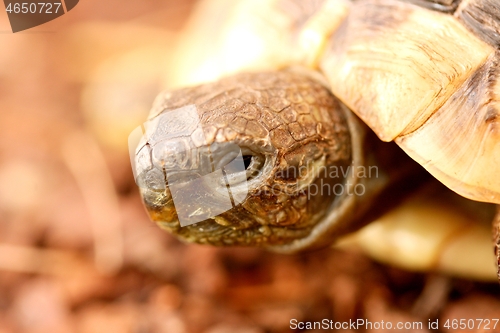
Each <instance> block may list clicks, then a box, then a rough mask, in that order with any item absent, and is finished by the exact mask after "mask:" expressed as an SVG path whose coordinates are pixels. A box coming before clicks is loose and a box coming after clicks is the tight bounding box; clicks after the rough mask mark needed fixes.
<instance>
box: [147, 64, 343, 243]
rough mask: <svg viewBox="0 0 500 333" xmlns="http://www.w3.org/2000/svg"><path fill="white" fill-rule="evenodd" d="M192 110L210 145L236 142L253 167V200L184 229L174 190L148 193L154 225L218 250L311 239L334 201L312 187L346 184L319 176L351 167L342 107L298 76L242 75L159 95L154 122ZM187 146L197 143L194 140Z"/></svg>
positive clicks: (250, 176)
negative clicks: (190, 107) (331, 169)
mask: <svg viewBox="0 0 500 333" xmlns="http://www.w3.org/2000/svg"><path fill="white" fill-rule="evenodd" d="M187 105H195V106H196V109H197V112H198V115H199V117H200V120H201V126H202V128H203V132H204V133H203V134H204V136H205V140H206V144H208V145H211V144H213V143H223V142H232V143H235V144H237V145H238V146H239V147H240V148H241V150H242V153H243V155H244V158H248V159H249V161H248V162H249V163H248V165H247V168H248V169H247V179H248V181H247V184H248V191H249V192H248V196H247V198H246V199H245V200H244V201H243V202H242V203H241V204H240V205H237V206H236V207H234V208H233V209H231V210H229V211H227V212H225V213H223V214H221V215H218V216H216V217H214V218H211V219H208V220H205V221H203V222H199V223H197V224H193V225H189V226H186V227H180V224H179V222H178V220H177V217H176V211H175V209H174V204H173V200H172V198H171V196H170V193H169V190H168V188H167V190H154V189H147V188H145V189H143V190H142V191H143V193H142V194H143V197H144V200H145V203H146V207H147V209H148V211H149V213H150V215H151V217H152V219H153V220H154V221H156V222H157V223H158V224H159V225H160V226H161V227H163V228H165V229H167V230H169V231H171V232H172V233H174V234H176V235H178V236H180V237H181V238H183V239H185V240H187V241H191V242H198V243H208V244H215V245H226V244H227V245H233V244H235V245H237V244H241V245H255V244H265V245H278V244H286V243H289V242H291V241H293V240H295V239H300V238H302V237H305V236H307V235H308V234H309V233H310V232H311V230H312V228H313V227H314V225H315V224H316V223H317V222H318V221H319V220H320V219H321V218H322V217H323V216H324V214H325V213H326V212H327V211H328V208H329V207H330V206H331V204H332V202H334V200H335V196H334V195H331V193H326V194H325V195H322V194H321V191H319V192H318V191H317V192H318V193H317V194H314V195H313V194H312V193H311V192H312V191H309V186H311V184H320V183H321V184H327V183H328V184H329V185H331V186H333V185H336V184H342V183H343V181H344V179H343V178H342V177H330V176H329V175H328V174H327V173H326V172H319V170H320V169H321V168H322V167H326V166H337V167H340V168H343V167H347V166H348V165H350V163H351V161H350V160H351V142H350V134H349V130H348V125H347V121H346V118H345V114H344V112H345V111H344V109H343V106H341V103H340V102H339V101H338V100H337V99H336V98H335V97H333V96H332V95H331V94H330V92H329V90H328V89H327V88H325V87H324V86H322V85H321V84H320V83H318V82H317V81H316V80H314V79H312V78H309V77H308V76H307V75H304V74H303V73H297V72H293V71H279V72H267V73H266V72H265V73H252V74H239V75H236V76H233V77H229V78H225V79H222V80H220V81H218V82H216V83H209V84H205V85H200V86H196V87H190V88H184V89H179V90H176V91H168V92H165V93H163V94H161V95H160V96H159V97H158V98H157V100H156V102H155V105H154V107H153V110H152V113H151V116H150V119H154V118H155V117H157V116H158V115H163V114H165V112H169V111H173V110H176V109H178V108H181V107H184V106H187ZM186 140H187V141H189V142H190V143H188V144H189V146H190V147H193V146H196V144H193V142H195V141H196V140H197V138H196V134H195V133H193V134H192V135H191V137H190V138H187V139H186Z"/></svg>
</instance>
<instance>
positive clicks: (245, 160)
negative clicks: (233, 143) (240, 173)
mask: <svg viewBox="0 0 500 333" xmlns="http://www.w3.org/2000/svg"><path fill="white" fill-rule="evenodd" d="M252 158H253V156H252V155H243V163H244V164H245V170H248V167H249V166H250V164H251V163H252Z"/></svg>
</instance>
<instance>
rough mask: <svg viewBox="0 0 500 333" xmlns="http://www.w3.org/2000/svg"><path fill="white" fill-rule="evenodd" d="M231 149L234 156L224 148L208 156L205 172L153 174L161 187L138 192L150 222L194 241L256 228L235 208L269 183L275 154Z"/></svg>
mask: <svg viewBox="0 0 500 333" xmlns="http://www.w3.org/2000/svg"><path fill="white" fill-rule="evenodd" d="M240 144H241V143H240ZM236 146H238V148H239V149H237V151H235V150H234V149H225V148H226V147H227V146H219V147H215V148H214V149H212V150H211V151H210V158H209V162H210V165H211V170H210V171H212V172H210V173H207V172H206V171H207V170H206V168H205V170H203V168H202V167H201V166H202V164H203V163H202V162H200V163H199V164H197V165H194V166H196V167H193V168H190V169H187V170H186V169H182V168H169V169H167V168H165V167H164V168H163V170H158V171H159V172H161V173H162V176H159V177H161V178H163V179H165V186H164V188H161V189H160V188H157V187H154V186H153V187H148V186H143V187H141V192H142V195H143V198H144V203H145V205H146V208H147V209H148V211H149V213H150V216H151V218H152V220H153V221H155V222H157V223H159V224H160V225H161V226H163V227H166V228H167V229H169V231H171V232H173V233H175V234H177V235H179V236H181V237H182V238H185V239H186V240H188V241H196V242H199V240H200V239H203V238H204V237H206V236H207V235H213V234H214V232H215V231H216V230H217V231H218V233H224V232H226V231H225V229H231V230H236V229H238V230H240V229H249V228H258V227H260V226H261V224H259V222H258V221H257V220H255V219H253V218H251V216H250V218H249V216H248V214H243V213H242V212H243V211H245V209H244V208H241V207H240V206H241V205H243V204H244V203H245V201H246V200H247V198H248V196H252V195H254V194H255V192H256V191H259V190H260V189H261V188H262V186H264V185H265V184H266V183H267V182H268V181H269V180H270V178H271V176H272V171H273V169H274V164H275V161H276V158H275V154H271V153H269V152H259V147H251V146H249V145H236ZM233 148H234V145H233ZM205 159H206V158H205ZM201 160H202V158H200V161H201ZM238 163H239V165H238ZM235 165H236V167H235ZM200 171H201V172H200ZM243 215H245V216H243ZM182 229H185V231H182ZM186 231H187V232H186ZM188 234H189V236H188Z"/></svg>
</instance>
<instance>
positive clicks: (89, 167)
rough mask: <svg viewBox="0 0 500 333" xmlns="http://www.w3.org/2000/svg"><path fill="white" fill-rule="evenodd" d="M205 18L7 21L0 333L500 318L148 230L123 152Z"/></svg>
mask: <svg viewBox="0 0 500 333" xmlns="http://www.w3.org/2000/svg"><path fill="white" fill-rule="evenodd" d="M196 5H197V4H196V3H195V1H194V0H189V1H186V0H183V1H180V0H179V1H175V0H162V1H160V0H142V1H139V0H134V1H132V0H127V1H123V0H122V1H117V0H107V1H97V0H85V1H81V2H80V3H79V4H78V6H77V7H75V9H73V10H72V11H71V12H69V13H68V14H66V15H64V16H62V17H60V18H58V19H56V20H54V21H51V22H49V23H46V24H44V25H42V26H39V27H35V28H33V29H30V30H27V31H25V32H20V33H16V34H12V33H11V32H10V31H11V30H10V26H9V22H8V19H7V15H6V13H4V12H2V13H0V138H1V140H0V333H11V332H29V333H32V332H33V333H35V332H36V333H42V332H51V333H59V332H61V333H62V332H64V333H66V332H68V333H71V332H82V333H100V332H106V333H109V332H117V333H121V332H141V333H143V332H144V333H145V332H167V333H197V332H206V333H264V332H289V331H291V330H290V320H291V319H297V320H298V321H321V320H322V319H324V318H327V319H331V320H334V321H348V320H349V319H356V318H363V319H367V320H370V321H373V322H375V321H381V320H384V321H385V322H387V321H393V322H397V321H423V322H424V327H425V326H426V323H427V319H428V318H433V319H440V321H443V322H444V321H445V320H446V319H462V318H465V319H468V318H474V319H476V318H482V317H484V316H488V315H489V316H490V318H494V317H495V316H496V318H498V314H500V301H499V299H500V298H499V296H500V295H499V291H498V289H499V288H498V286H497V285H496V284H484V283H477V282H471V281H466V280H460V279H452V278H448V277H444V276H439V275H435V274H417V273H411V272H406V271H403V270H399V269H395V268H391V267H386V266H383V265H380V264H377V263H374V262H372V261H371V260H370V259H368V258H366V257H364V256H363V255H362V254H360V253H355V252H342V251H340V250H333V249H326V250H323V251H317V252H314V253H309V254H305V255H296V256H285V255H277V254H271V253H268V252H266V251H264V250H260V249H243V248H227V249H221V248H213V247H206V246H200V245H185V244H183V243H181V242H179V241H177V240H176V239H174V238H173V237H172V236H170V235H169V234H167V233H165V232H163V231H161V230H160V229H159V228H158V227H156V225H154V224H153V223H152V222H150V221H149V219H148V217H147V215H146V212H145V210H144V208H143V206H142V203H141V200H140V196H139V194H138V190H137V188H136V186H135V183H134V180H133V176H132V171H131V168H130V160H129V155H128V147H127V137H128V134H129V133H130V132H131V131H132V129H134V128H135V127H136V126H138V125H139V124H140V123H142V122H143V121H144V120H145V118H146V116H147V113H148V110H149V108H150V106H151V104H152V102H153V99H154V97H155V96H156V94H157V93H158V92H160V91H161V90H162V89H165V88H168V87H169V86H170V85H171V84H170V83H169V80H168V69H169V68H171V67H172V66H175V64H174V63H173V60H172V54H173V53H174V50H175V47H176V43H177V40H178V37H179V33H180V31H181V30H182V29H183V27H184V26H185V25H186V24H187V22H188V18H189V15H190V13H191V12H192V10H193V8H194V7H195V6H196ZM2 10H3V7H2ZM308 332H315V331H313V330H310V331H308Z"/></svg>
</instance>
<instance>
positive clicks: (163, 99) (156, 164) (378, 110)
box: [132, 0, 500, 276]
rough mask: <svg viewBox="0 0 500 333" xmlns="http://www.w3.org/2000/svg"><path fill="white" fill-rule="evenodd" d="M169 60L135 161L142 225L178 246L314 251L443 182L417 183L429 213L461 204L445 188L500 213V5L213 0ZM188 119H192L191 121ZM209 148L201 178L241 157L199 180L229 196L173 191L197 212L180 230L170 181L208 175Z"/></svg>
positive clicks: (436, 0)
mask: <svg viewBox="0 0 500 333" xmlns="http://www.w3.org/2000/svg"><path fill="white" fill-rule="evenodd" d="M177 56H178V57H177V58H178V61H177V62H176V63H175V65H174V66H172V67H173V68H174V70H173V71H171V72H170V73H169V75H170V76H169V80H170V84H171V85H173V86H177V87H178V89H175V90H174V89H169V90H167V91H166V92H164V93H161V94H160V95H159V96H158V97H157V99H156V101H155V102H154V105H153V108H152V110H151V113H150V116H149V120H148V126H146V127H148V128H147V129H145V128H144V126H143V128H142V133H144V134H146V135H144V137H143V138H142V141H141V142H140V143H139V144H138V145H137V146H136V145H133V147H132V148H133V151H132V152H133V154H132V155H134V154H135V156H134V157H132V163H133V165H134V171H135V174H136V176H137V177H136V181H137V182H138V184H139V185H140V187H141V195H142V197H143V200H144V203H145V206H146V208H147V211H148V213H149V215H150V217H151V219H152V220H153V221H155V222H157V223H158V225H160V227H161V228H163V229H166V230H168V231H169V232H171V233H173V234H175V235H176V236H178V237H179V238H181V239H183V240H185V241H188V242H195V243H201V244H211V245H217V246H226V245H229V246H232V245H245V246H264V247H266V248H268V249H270V250H272V251H276V252H282V253H295V252H299V251H303V250H308V249H315V248H321V247H325V246H327V245H330V244H332V243H334V242H335V241H336V240H338V239H341V238H343V237H344V236H346V235H349V234H351V233H352V232H354V231H356V230H358V229H360V228H362V227H363V226H365V225H367V224H368V223H370V222H372V221H374V220H376V219H378V218H379V217H381V216H383V214H385V213H386V212H388V211H389V212H390V211H391V210H394V209H396V208H395V207H397V206H398V205H399V204H400V203H401V202H402V201H403V199H404V198H406V197H407V196H411V195H412V194H413V193H416V192H417V191H418V189H419V188H421V187H422V184H428V183H432V182H433V179H434V178H435V179H437V180H438V181H440V182H441V183H442V184H444V185H445V186H446V187H447V188H448V189H445V190H443V188H444V187H443V188H440V189H439V190H437V191H434V194H429V192H425V190H422V191H424V193H427V194H424V195H423V196H424V197H425V196H427V199H425V198H424V199H423V201H422V202H423V205H424V206H425V205H436V207H440V208H438V211H439V210H440V211H441V212H443V211H444V212H445V211H446V210H449V209H450V208H449V207H453V206H449V205H448V204H445V205H443V206H442V207H441V206H440V202H441V201H443V202H444V201H448V202H454V205H455V207H456V206H457V205H458V206H468V205H469V203H470V202H469V201H467V202H469V203H467V202H466V200H465V199H462V200H463V201H460V200H458V199H456V198H454V199H449V198H451V197H452V196H453V195H452V194H451V193H452V192H451V191H454V192H456V193H458V194H459V195H460V196H463V197H465V198H468V199H469V200H474V201H478V202H483V203H487V204H478V206H477V207H479V208H475V209H476V210H475V212H476V213H477V214H478V215H481V216H485V217H486V218H488V219H490V221H491V220H493V215H492V213H484V212H485V211H492V209H493V207H494V205H493V204H500V177H499V176H498V175H499V174H500V2H498V1H497V0H462V1H460V0H356V1H350V0H308V1H304V0H251V1H250V0H239V1H228V0H219V1H215V0H208V1H205V2H203V3H202V4H201V5H200V7H199V11H198V12H197V13H195V14H194V16H193V19H192V22H191V24H190V25H189V27H188V28H187V29H186V32H185V34H184V35H183V36H182V38H181V40H180V46H179V48H178V50H177ZM193 110H194V111H193ZM189 112H194V115H195V116H196V115H197V116H198V117H199V123H198V125H196V126H194V127H193V126H191V127H190V126H189V124H188V125H186V124H187V123H189V121H188V120H189V119H190V117H191V116H189V115H188V113H189ZM191 115H192V114H191ZM183 126H184V127H183ZM186 126H187V127H186ZM172 131H173V132H174V134H170V135H167V136H165V133H167V132H169V133H171V132H172ZM162 135H163V136H162ZM225 143H232V144H236V145H237V146H238V147H239V148H240V149H241V150H240V151H239V152H238V151H234V150H231V149H229V148H227V147H228V146H224V144H225ZM217 144H218V146H217ZM207 147H208V148H207ZM231 151H232V152H231ZM207 152H208V154H211V155H210V156H211V157H210V159H211V160H210V161H211V162H210V163H212V164H211V169H210V168H209V169H208V170H210V171H211V172H215V170H216V169H217V168H220V169H221V170H222V169H223V168H224V165H229V164H227V163H228V162H230V161H234V159H235V158H236V157H237V155H238V154H239V155H238V156H239V157H240V160H242V161H240V162H242V163H244V170H236V171H235V172H234V174H233V175H230V174H228V173H227V170H226V173H221V176H217V177H218V178H217V179H216V180H212V181H210V182H207V183H209V184H210V186H212V187H217V188H218V189H223V190H224V191H227V190H229V192H224V193H229V197H230V198H229V199H230V200H231V203H232V206H230V207H229V208H228V207H225V208H224V209H222V208H223V207H222V206H224V205H223V204H222V201H221V200H222V199H224V200H226V201H227V200H228V195H227V194H221V193H222V192H220V193H219V194H217V193H216V192H217V191H216V190H214V192H213V193H211V194H210V195H205V196H201V197H199V198H201V199H199V200H198V201H197V200H195V199H193V195H192V192H189V191H187V190H186V191H185V192H182V191H180V192H179V191H178V192H177V193H185V194H184V195H181V196H180V197H181V198H182V200H184V202H185V203H186V206H187V208H186V209H187V210H188V211H190V212H191V215H189V216H201V217H202V218H201V219H200V220H201V221H199V222H198V223H195V224H189V225H186V226H181V224H180V222H179V219H180V217H179V216H180V215H179V214H180V213H179V208H180V207H179V205H178V203H179V202H180V201H176V202H177V204H176V205H174V200H173V194H172V193H173V192H171V186H170V188H169V185H172V183H171V182H172V179H175V178H176V177H177V178H178V179H181V180H182V181H181V182H180V183H181V184H188V183H189V182H188V181H186V180H193V179H194V178H192V173H191V176H186V173H185V171H186V169H189V170H190V171H191V172H193V171H194V174H196V175H197V176H198V177H202V176H203V175H204V174H203V172H201V171H200V170H201V169H200V167H201V165H202V164H203V163H205V162H206V161H205V162H203V158H201V157H199V156H202V155H203V154H205V155H204V156H208V155H206V154H207ZM174 155H175V156H177V157H178V159H176V160H175V161H173V162H172V160H171V159H170V158H169V157H171V156H174ZM229 155H230V156H231V157H227V156H229ZM179 156H180V157H179ZM193 156H198V158H195V157H193ZM187 160H189V162H186V161H187ZM179 161H181V162H179ZM222 161H225V162H224V163H226V164H224V163H223V162H222ZM221 163H222V164H221ZM181 164H182V167H181ZM240 165H241V163H240ZM214 166H215V167H214ZM217 166H218V167H217ZM422 167H423V168H422ZM180 169H182V170H180ZM297 170H299V171H303V170H305V172H297ZM325 170H328V172H326V171H325ZM332 170H333V171H335V174H334V175H332V173H331V172H332ZM371 171H373V172H374V173H375V174H374V175H372V174H371ZM205 174H207V173H205ZM429 174H430V175H432V176H433V177H434V178H433V177H431V176H430V175H429ZM171 177H172V178H171ZM228 177H229V178H228ZM231 177H232V178H231ZM200 179H201V178H200ZM228 179H229V180H228ZM231 179H232V180H231ZM228 182H229V183H228ZM159 184H160V185H159ZM161 184H163V186H162V185H161ZM176 184H177V183H176ZM197 184H198V185H197V186H201V187H203V185H202V183H200V182H198V183H197ZM207 186H208V185H207ZM433 186H434V187H436V185H433ZM181 187H182V186H181ZM325 187H327V189H328V191H326V190H325V191H323V189H324V188H325ZM313 188H315V189H318V188H321V191H313ZM334 189H337V190H334ZM449 189H451V191H450V190H449ZM188 192H189V193H188ZM313 192H314V193H313ZM217 195H219V199H220V198H222V199H221V200H218V199H217ZM210 196H212V197H210ZM214 196H215V197H216V198H215V199H214ZM238 196H239V197H240V199H238V200H236V198H237V197H238ZM429 198H430V199H429ZM190 200H191V202H190V203H188V201H190ZM419 200H420V199H419ZM457 200H458V201H457ZM457 202H458V204H457ZM205 203H208V206H207V205H204V204H205ZM198 205H199V207H202V206H203V208H199V207H198ZM218 205H220V207H219V206H218ZM210 207H215V208H221V209H222V210H217V209H215V208H214V210H211V209H212V208H210ZM400 207H408V206H400ZM419 207H421V206H419ZM176 208H177V210H176ZM461 208H463V207H461ZM461 208H460V209H461ZM404 209H407V208H404ZM419 209H420V208H419ZM419 209H415V208H414V209H413V210H411V209H410V210H407V211H410V212H411V213H410V214H417V215H418V214H419V211H420V210H419ZM452 209H455V208H452ZM221 211H222V212H221ZM214 212H217V213H214ZM220 212H221V213H220ZM183 214H184V213H183ZM203 214H205V215H203ZM206 214H208V215H206ZM446 214H447V213H445V214H444V215H446ZM431 215H436V214H431ZM437 215H439V217H436V218H437V219H439V218H441V217H443V216H444V215H443V214H441V215H440V213H439V214H437ZM498 215H500V214H497V218H496V220H495V221H496V222H495V223H494V228H495V230H496V233H495V244H496V260H497V262H500V261H499V258H500V254H499V251H498V246H499V244H500V243H499V241H498V230H499V229H498V225H499V224H500V217H498ZM457 216H458V217H457ZM426 218H428V216H427V217H426ZM443 219H449V220H450V221H446V223H455V222H453V220H454V219H460V216H459V215H457V214H455V215H453V216H452V217H443ZM432 223H434V222H432ZM432 223H431V224H432ZM457 225H458V227H457ZM457 225H456V226H454V227H453V228H455V229H454V230H458V229H461V228H462V229H461V230H463V225H464V224H460V223H459V224H457ZM435 228H437V227H435ZM433 232H434V231H433V230H430V231H429V235H430V236H429V237H430V238H432V237H434V236H432V235H433ZM465 233H468V232H465ZM445 234H446V235H445V236H442V237H445V238H446V237H449V233H448V234H447V233H445ZM440 237H441V236H440ZM484 241H485V240H484V239H480V240H477V241H476V243H478V244H484ZM368 242H369V241H368ZM431 243H432V242H431ZM436 246H437V247H439V246H438V245H436ZM391 251H392V252H397V251H398V250H391ZM464 251H465V252H467V253H469V250H468V249H466V250H464ZM470 253H472V252H470ZM460 260H461V258H460V259H459V260H455V261H460ZM472 261H474V259H473V260H472ZM459 265H460V263H459ZM490 276H491V275H490Z"/></svg>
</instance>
